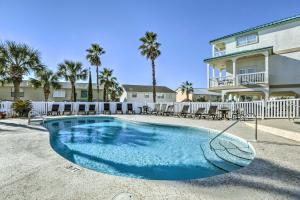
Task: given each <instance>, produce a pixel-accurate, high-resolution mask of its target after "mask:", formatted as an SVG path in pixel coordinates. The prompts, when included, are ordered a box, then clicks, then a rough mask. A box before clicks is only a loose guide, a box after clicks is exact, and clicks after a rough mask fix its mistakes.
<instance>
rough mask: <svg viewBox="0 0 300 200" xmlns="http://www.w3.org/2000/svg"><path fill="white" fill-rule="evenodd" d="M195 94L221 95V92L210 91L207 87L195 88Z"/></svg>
mask: <svg viewBox="0 0 300 200" xmlns="http://www.w3.org/2000/svg"><path fill="white" fill-rule="evenodd" d="M193 94H196V95H210V96H221V94H220V93H217V92H210V91H208V89H207V88H194V92H193Z"/></svg>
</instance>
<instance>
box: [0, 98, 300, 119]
mask: <svg viewBox="0 0 300 200" xmlns="http://www.w3.org/2000/svg"><path fill="white" fill-rule="evenodd" d="M53 104H59V111H60V112H61V113H62V112H63V110H64V105H65V104H71V108H72V113H73V114H77V113H78V110H79V105H80V104H85V105H86V106H85V109H86V111H88V109H89V105H90V104H95V108H96V113H97V114H101V113H103V108H104V106H103V105H104V103H103V102H32V107H33V108H32V109H33V110H35V111H36V112H38V113H39V114H41V115H46V114H47V112H48V111H51V109H52V105H53ZM109 104H110V111H111V113H113V114H114V113H116V104H117V102H109ZM127 104H128V103H127V102H123V103H122V109H123V113H126V111H127ZM160 104H163V103H160ZM165 104H167V105H174V109H175V112H176V113H177V112H180V111H181V110H182V107H183V106H184V105H189V111H190V113H194V112H196V111H197V109H198V108H205V109H206V111H207V110H208V109H209V107H210V106H211V105H216V106H218V108H219V109H220V108H224V107H227V108H229V109H230V110H231V111H234V110H237V109H240V108H242V109H243V110H244V113H245V114H251V113H255V114H256V115H257V117H258V118H261V119H264V118H300V99H286V100H267V101H252V102H229V103H228V102H190V103H189V102H185V103H178V102H167V103H165ZM11 105H12V102H10V101H2V102H0V112H6V113H7V115H8V117H10V116H12V115H14V112H13V110H12V108H11ZM132 105H133V110H134V111H135V113H137V114H138V113H140V111H141V108H142V107H143V106H149V107H150V110H151V109H154V106H155V104H154V103H137V102H136V103H135V102H133V103H132ZM229 114H230V115H231V114H232V112H230V113H229Z"/></svg>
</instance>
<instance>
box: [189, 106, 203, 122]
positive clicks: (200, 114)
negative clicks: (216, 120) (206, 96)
mask: <svg viewBox="0 0 300 200" xmlns="http://www.w3.org/2000/svg"><path fill="white" fill-rule="evenodd" d="M204 112H205V108H198V110H197V111H196V112H195V113H194V114H192V115H191V117H192V118H196V117H198V118H199V119H200V118H201V117H202V115H203V114H204Z"/></svg>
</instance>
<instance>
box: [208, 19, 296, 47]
mask: <svg viewBox="0 0 300 200" xmlns="http://www.w3.org/2000/svg"><path fill="white" fill-rule="evenodd" d="M298 20H300V14H298V15H296V16H293V17H288V18H284V19H281V20H277V21H273V22H269V23H266V24H263V25H259V26H255V27H252V28H248V29H246V30H243V31H239V32H236V33H232V34H229V35H226V36H223V37H220V38H217V39H214V40H211V41H210V42H209V43H213V42H216V41H219V40H223V39H226V38H230V37H233V36H238V35H242V34H245V33H249V32H254V31H258V30H261V29H264V28H271V27H273V26H278V25H282V24H286V23H290V22H293V21H298Z"/></svg>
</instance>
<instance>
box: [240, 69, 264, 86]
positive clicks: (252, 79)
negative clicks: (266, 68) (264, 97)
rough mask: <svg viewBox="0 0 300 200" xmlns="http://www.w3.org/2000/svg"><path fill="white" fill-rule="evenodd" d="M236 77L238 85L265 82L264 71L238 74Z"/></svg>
mask: <svg viewBox="0 0 300 200" xmlns="http://www.w3.org/2000/svg"><path fill="white" fill-rule="evenodd" d="M236 78H237V83H238V85H251V84H258V83H265V72H257V73H248V74H238V75H237V77H236Z"/></svg>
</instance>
